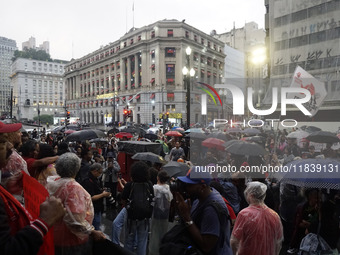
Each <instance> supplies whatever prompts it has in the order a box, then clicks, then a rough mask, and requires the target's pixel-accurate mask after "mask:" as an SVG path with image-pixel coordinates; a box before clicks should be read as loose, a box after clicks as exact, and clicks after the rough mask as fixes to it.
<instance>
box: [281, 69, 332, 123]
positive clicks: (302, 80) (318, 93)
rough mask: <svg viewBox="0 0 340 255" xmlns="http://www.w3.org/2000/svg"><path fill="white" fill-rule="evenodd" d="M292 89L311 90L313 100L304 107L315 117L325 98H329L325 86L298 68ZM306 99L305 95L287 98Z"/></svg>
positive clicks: (295, 94) (292, 95)
mask: <svg viewBox="0 0 340 255" xmlns="http://www.w3.org/2000/svg"><path fill="white" fill-rule="evenodd" d="M290 87H292V88H304V89H307V90H309V92H310V94H311V99H310V101H309V102H307V103H304V104H303V106H304V107H305V108H306V109H307V110H308V111H309V112H310V113H311V114H312V115H311V116H310V117H313V116H314V115H315V114H316V113H317V112H318V110H319V108H320V106H321V105H322V103H323V101H324V99H325V97H326V96H327V91H326V89H325V84H324V83H323V82H320V81H318V80H317V79H316V78H314V77H313V76H312V75H311V74H309V73H308V72H307V71H305V70H304V69H302V68H301V67H300V66H297V67H296V69H295V72H294V76H293V80H292V83H291V85H290ZM289 97H290V98H304V97H305V95H304V94H297V93H294V94H290V96H289V95H288V96H287V98H289Z"/></svg>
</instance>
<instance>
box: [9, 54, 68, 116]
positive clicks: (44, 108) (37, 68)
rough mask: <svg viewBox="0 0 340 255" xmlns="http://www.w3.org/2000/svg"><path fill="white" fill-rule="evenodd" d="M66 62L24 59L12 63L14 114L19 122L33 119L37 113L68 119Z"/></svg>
mask: <svg viewBox="0 0 340 255" xmlns="http://www.w3.org/2000/svg"><path fill="white" fill-rule="evenodd" d="M65 63H66V62H62V63H61V62H47V61H41V60H33V59H24V58H18V59H16V60H15V61H14V62H13V64H12V75H11V85H12V87H13V99H14V106H15V108H13V115H15V116H16V118H17V119H18V120H33V118H34V117H37V116H38V111H40V115H53V116H58V115H59V116H61V115H62V116H65V83H64V72H65ZM14 109H15V110H14Z"/></svg>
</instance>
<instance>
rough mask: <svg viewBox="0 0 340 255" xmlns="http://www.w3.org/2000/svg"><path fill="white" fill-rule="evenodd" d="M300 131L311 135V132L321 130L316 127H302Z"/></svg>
mask: <svg viewBox="0 0 340 255" xmlns="http://www.w3.org/2000/svg"><path fill="white" fill-rule="evenodd" d="M300 129H301V130H303V131H306V132H308V133H313V132H316V131H321V128H318V127H314V126H306V125H305V126H302V127H301V128H300Z"/></svg>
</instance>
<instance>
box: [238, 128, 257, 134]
mask: <svg viewBox="0 0 340 255" xmlns="http://www.w3.org/2000/svg"><path fill="white" fill-rule="evenodd" d="M242 133H244V134H248V135H257V134H260V133H261V131H260V130H258V129H256V128H246V129H245V130H243V131H242Z"/></svg>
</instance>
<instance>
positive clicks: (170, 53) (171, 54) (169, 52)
mask: <svg viewBox="0 0 340 255" xmlns="http://www.w3.org/2000/svg"><path fill="white" fill-rule="evenodd" d="M165 57H167V58H175V57H176V48H173V47H171V48H170V47H166V48H165Z"/></svg>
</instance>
